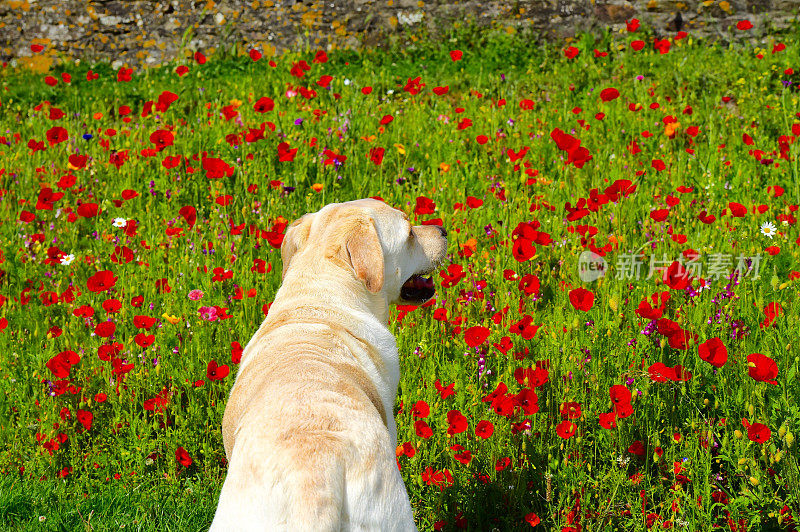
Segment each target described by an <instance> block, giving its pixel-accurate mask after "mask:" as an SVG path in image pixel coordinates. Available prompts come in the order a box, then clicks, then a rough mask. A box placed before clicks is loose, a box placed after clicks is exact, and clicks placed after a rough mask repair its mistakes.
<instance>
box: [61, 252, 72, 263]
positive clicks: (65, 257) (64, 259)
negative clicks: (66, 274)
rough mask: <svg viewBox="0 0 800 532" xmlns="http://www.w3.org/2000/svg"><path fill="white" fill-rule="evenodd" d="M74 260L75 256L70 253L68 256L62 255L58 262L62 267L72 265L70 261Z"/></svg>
mask: <svg viewBox="0 0 800 532" xmlns="http://www.w3.org/2000/svg"><path fill="white" fill-rule="evenodd" d="M74 260H75V255H73V254H72V253H70V254H69V255H64V256H63V257H61V260H60V261H59V262H60V263H61V264H63V265H64V266H69V265H70V264H72V261H74Z"/></svg>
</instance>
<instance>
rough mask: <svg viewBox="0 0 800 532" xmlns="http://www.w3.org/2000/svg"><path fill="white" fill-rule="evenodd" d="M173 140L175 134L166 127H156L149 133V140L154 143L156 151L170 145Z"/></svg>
mask: <svg viewBox="0 0 800 532" xmlns="http://www.w3.org/2000/svg"><path fill="white" fill-rule="evenodd" d="M174 141H175V135H173V134H172V132H171V131H167V130H166V129H157V130H156V131H153V132H152V133H151V134H150V142H152V143H153V144H155V147H156V149H157V150H158V151H161V150H163V149H164V148H166V147H168V146H172V144H173V142H174Z"/></svg>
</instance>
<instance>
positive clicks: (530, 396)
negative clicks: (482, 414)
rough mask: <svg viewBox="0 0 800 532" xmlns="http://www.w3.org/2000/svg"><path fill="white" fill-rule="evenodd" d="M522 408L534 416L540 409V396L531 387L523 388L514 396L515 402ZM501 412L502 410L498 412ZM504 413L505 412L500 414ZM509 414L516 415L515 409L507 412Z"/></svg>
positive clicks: (523, 411)
mask: <svg viewBox="0 0 800 532" xmlns="http://www.w3.org/2000/svg"><path fill="white" fill-rule="evenodd" d="M513 404H516V405H517V406H519V407H520V408H521V409H522V413H523V414H524V415H526V416H532V415H533V414H535V413H537V412H538V411H539V396H538V395H537V394H536V392H534V391H533V390H531V389H529V388H523V389H522V390H520V391H519V393H518V394H516V395H515V396H514V403H513ZM498 414H500V412H498ZM500 415H504V414H500ZM507 415H508V416H512V415H514V410H513V409H512V410H511V411H510V412H507Z"/></svg>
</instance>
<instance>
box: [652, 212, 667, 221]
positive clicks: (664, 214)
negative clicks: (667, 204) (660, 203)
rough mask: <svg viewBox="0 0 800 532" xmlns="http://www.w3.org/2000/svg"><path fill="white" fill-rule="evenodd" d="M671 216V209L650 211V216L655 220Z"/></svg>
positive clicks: (662, 219)
mask: <svg viewBox="0 0 800 532" xmlns="http://www.w3.org/2000/svg"><path fill="white" fill-rule="evenodd" d="M667 216H669V209H656V210H654V211H650V218H652V220H653V221H654V222H663V221H664V220H666V219H667Z"/></svg>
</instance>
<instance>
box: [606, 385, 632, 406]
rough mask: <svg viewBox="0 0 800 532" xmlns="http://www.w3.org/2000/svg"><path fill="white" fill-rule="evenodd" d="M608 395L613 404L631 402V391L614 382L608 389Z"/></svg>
mask: <svg viewBox="0 0 800 532" xmlns="http://www.w3.org/2000/svg"><path fill="white" fill-rule="evenodd" d="M608 395H610V396H611V401H612V402H613V403H614V404H625V403H630V402H631V391H630V390H629V389H628V388H627V387H626V386H623V385H622V384H615V385H613V386H611V387H610V388H609V389H608Z"/></svg>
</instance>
